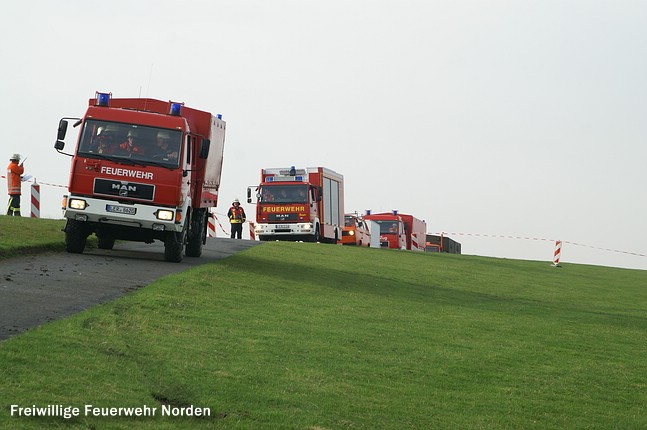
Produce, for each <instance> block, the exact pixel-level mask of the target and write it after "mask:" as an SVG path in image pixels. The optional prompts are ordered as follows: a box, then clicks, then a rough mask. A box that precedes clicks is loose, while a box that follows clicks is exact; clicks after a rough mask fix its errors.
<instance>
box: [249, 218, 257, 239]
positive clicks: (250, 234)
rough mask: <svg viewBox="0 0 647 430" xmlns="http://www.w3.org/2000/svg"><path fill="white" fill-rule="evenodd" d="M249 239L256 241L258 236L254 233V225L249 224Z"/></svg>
mask: <svg viewBox="0 0 647 430" xmlns="http://www.w3.org/2000/svg"><path fill="white" fill-rule="evenodd" d="M249 239H250V240H256V234H255V233H254V223H253V222H251V221H250V222H249Z"/></svg>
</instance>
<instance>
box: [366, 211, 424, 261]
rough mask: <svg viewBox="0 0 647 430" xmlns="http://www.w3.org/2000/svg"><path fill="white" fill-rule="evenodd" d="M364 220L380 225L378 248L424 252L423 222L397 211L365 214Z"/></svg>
mask: <svg viewBox="0 0 647 430" xmlns="http://www.w3.org/2000/svg"><path fill="white" fill-rule="evenodd" d="M364 219H365V220H369V221H375V222H377V223H378V224H379V225H380V246H382V247H383V248H393V249H406V250H410V251H424V250H425V244H426V234H427V224H426V223H425V222H424V221H423V220H420V219H418V218H416V217H414V216H413V215H406V214H400V213H398V212H397V211H393V212H383V213H377V214H367V215H364Z"/></svg>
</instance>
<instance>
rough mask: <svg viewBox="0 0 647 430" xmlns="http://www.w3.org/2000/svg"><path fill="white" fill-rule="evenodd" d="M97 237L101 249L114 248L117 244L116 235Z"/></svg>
mask: <svg viewBox="0 0 647 430" xmlns="http://www.w3.org/2000/svg"><path fill="white" fill-rule="evenodd" d="M97 239H98V240H97V247H98V248H99V249H112V248H113V247H114V246H115V238H114V237H111V236H104V235H101V236H99V237H98V238H97Z"/></svg>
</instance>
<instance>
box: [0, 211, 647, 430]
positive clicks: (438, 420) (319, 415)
mask: <svg viewBox="0 0 647 430" xmlns="http://www.w3.org/2000/svg"><path fill="white" fill-rule="evenodd" d="M2 218H4V219H2ZM5 220H6V217H0V226H4V224H3V223H4V222H5ZM35 223H36V224H38V222H37V221H36V222H35ZM61 234H62V233H61ZM61 240H62V238H61ZM645 356H647V271H639V270H627V269H613V268H604V267H595V266H584V265H572V264H566V263H564V264H563V267H561V268H559V269H556V268H554V267H551V265H550V263H549V262H528V261H517V260H506V259H494V258H484V257H474V256H465V255H462V256H461V255H445V254H435V253H434V254H431V253H429V254H420V253H412V252H404V251H389V250H373V249H358V248H348V247H341V246H334V245H322V244H308V243H278V242H277V243H274V242H272V243H265V244H263V245H262V246H258V247H254V248H251V249H248V250H246V251H244V252H241V253H239V254H237V255H234V256H232V257H229V258H227V259H224V260H221V261H219V262H217V263H210V264H205V265H203V266H200V267H196V268H193V269H191V270H189V271H187V272H183V273H181V274H177V275H173V276H168V277H165V278H162V279H160V280H158V281H157V282H155V283H153V284H151V285H149V286H148V287H146V288H143V289H141V290H138V291H137V292H135V293H133V294H131V295H129V296H126V297H124V298H122V299H119V300H117V301H114V302H112V303H109V304H105V305H101V306H97V307H94V308H92V309H90V310H88V311H85V312H82V313H80V314H77V315H75V316H73V317H70V318H67V319H64V320H60V321H56V322H52V323H50V324H47V325H45V326H43V327H40V328H38V329H35V330H32V331H29V332H27V333H25V334H23V335H20V336H17V337H14V338H11V339H9V340H7V341H4V342H2V343H0V378H1V380H2V384H1V385H0V428H18V429H20V428H26V429H41V428H66V429H67V428H73V429H131V428H138V429H158V428H169V429H171V428H173V429H176V428H180V429H183V428H185V429H190V428H214V429H310V430H325V429H433V428H436V429H449V428H461V429H614V428H615V429H641V428H647V410H646V409H647V406H646V405H647V390H646V388H647V360H645ZM11 405H18V406H20V407H32V406H33V405H36V406H39V407H46V406H47V405H62V406H63V407H77V408H79V409H80V414H79V415H80V416H78V417H74V418H70V419H65V418H60V417H57V418H51V417H50V418H42V417H39V418H34V417H16V416H13V417H12V416H10V410H11V409H10V408H11ZM85 405H93V406H94V407H103V408H108V407H113V408H126V407H144V406H146V407H149V408H156V414H155V416H147V417H125V416H120V417H119V416H115V417H101V416H93V415H92V413H90V414H87V415H86V414H85V410H84V408H85ZM162 405H165V407H174V408H176V409H175V410H176V411H179V410H182V408H189V407H191V406H193V407H196V408H197V407H201V408H209V410H210V412H211V416H210V417H203V418H196V417H186V416H185V417H164V416H161V408H162ZM185 410H188V409H185ZM90 412H91V411H90Z"/></svg>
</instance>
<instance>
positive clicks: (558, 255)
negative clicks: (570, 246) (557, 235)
mask: <svg viewBox="0 0 647 430" xmlns="http://www.w3.org/2000/svg"><path fill="white" fill-rule="evenodd" d="M561 256H562V241H561V240H558V241H556V242H555V252H554V253H553V266H555V267H559V259H560V258H561Z"/></svg>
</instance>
